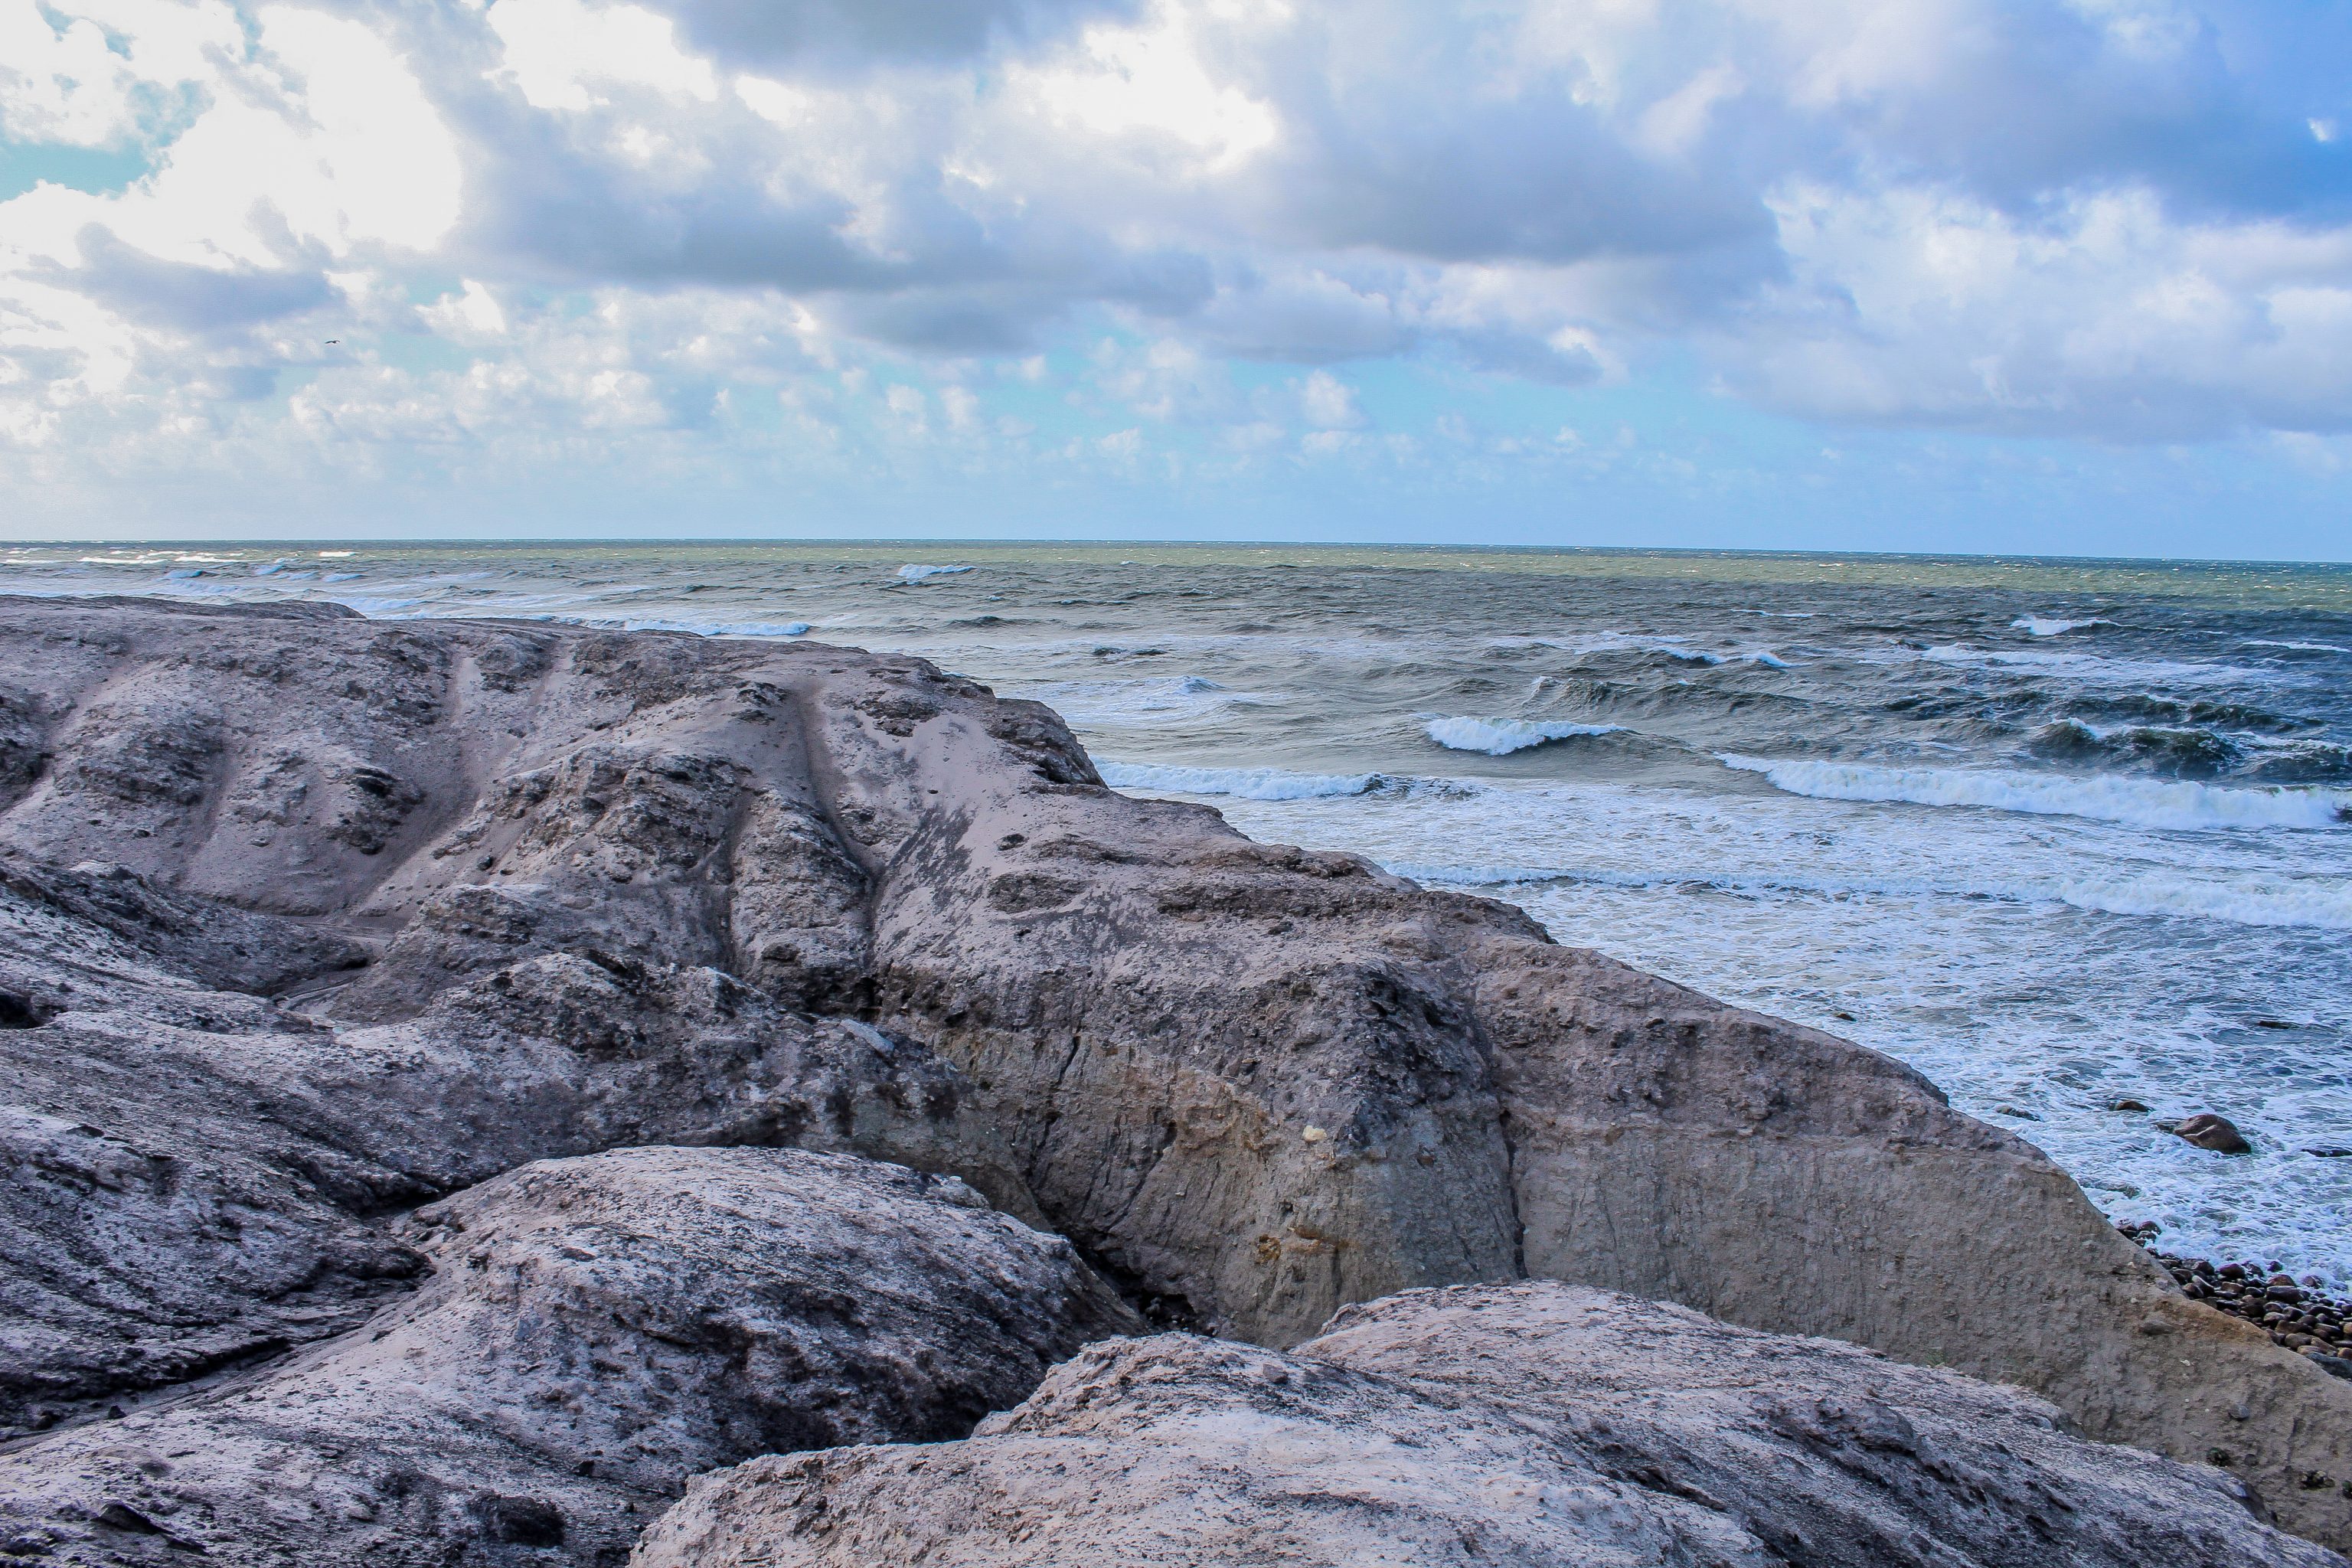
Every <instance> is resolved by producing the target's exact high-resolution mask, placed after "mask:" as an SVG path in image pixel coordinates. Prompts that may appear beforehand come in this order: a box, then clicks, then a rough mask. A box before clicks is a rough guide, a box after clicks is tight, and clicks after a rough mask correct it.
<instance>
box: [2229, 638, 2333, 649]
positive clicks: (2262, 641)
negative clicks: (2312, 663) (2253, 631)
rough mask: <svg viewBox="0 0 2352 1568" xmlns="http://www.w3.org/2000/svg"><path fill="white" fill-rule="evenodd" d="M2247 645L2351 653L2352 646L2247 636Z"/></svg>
mask: <svg viewBox="0 0 2352 1568" xmlns="http://www.w3.org/2000/svg"><path fill="white" fill-rule="evenodd" d="M2246 646H2247V647H2283V648H2290V649H2292V650H2294V652H2296V653H2352V647H2336V645H2335V644H2334V643H2332V642H2273V641H2271V640H2269V639H2268V638H2265V637H2249V638H2247V639H2246Z"/></svg>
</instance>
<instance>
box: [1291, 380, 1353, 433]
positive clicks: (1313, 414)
mask: <svg viewBox="0 0 2352 1568" xmlns="http://www.w3.org/2000/svg"><path fill="white" fill-rule="evenodd" d="M1298 408H1299V412H1300V413H1301V414H1303V415H1305V416H1307V423H1308V424H1309V425H1312V426H1315V427H1316V428H1317V429H1318V430H1326V431H1328V430H1348V429H1352V428H1354V427H1355V426H1359V425H1361V424H1362V423H1363V422H1364V416H1363V411H1362V410H1361V409H1360V408H1358V407H1357V406H1356V389H1355V388H1354V387H1352V386H1349V384H1347V383H1345V382H1343V381H1341V380H1340V379H1339V377H1338V376H1335V375H1333V374H1331V373H1330V372H1329V371H1328V370H1318V371H1317V372H1316V373H1315V374H1312V375H1310V376H1308V377H1307V379H1306V380H1305V381H1303V382H1301V383H1300V384H1299V386H1298Z"/></svg>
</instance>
